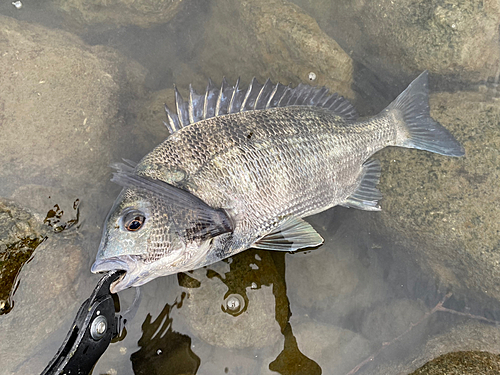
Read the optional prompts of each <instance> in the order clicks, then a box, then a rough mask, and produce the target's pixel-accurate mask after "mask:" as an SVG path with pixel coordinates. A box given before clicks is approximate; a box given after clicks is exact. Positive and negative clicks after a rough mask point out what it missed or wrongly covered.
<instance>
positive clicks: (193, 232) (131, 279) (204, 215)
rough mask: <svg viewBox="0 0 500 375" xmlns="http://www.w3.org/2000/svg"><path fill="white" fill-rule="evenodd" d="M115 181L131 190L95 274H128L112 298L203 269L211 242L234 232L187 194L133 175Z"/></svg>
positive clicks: (112, 216)
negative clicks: (108, 272) (181, 274)
mask: <svg viewBox="0 0 500 375" xmlns="http://www.w3.org/2000/svg"><path fill="white" fill-rule="evenodd" d="M116 178H118V179H121V180H120V181H121V182H122V185H127V186H126V187H125V188H124V189H123V190H122V192H121V193H120V195H119V196H118V198H117V200H116V201H115V204H114V205H113V207H112V208H111V210H110V212H109V214H108V217H107V219H106V222H105V226H104V230H103V234H102V239H101V243H100V246H99V250H98V252H97V256H96V261H95V262H94V264H93V265H92V268H91V271H92V272H94V273H98V272H107V271H111V270H124V271H126V272H125V274H124V275H123V276H122V277H121V278H120V279H118V280H117V281H116V282H114V283H113V284H112V285H111V288H110V290H111V292H112V293H117V292H119V291H121V290H124V289H126V288H129V287H134V286H140V285H143V284H145V283H147V282H148V281H151V280H153V279H155V278H156V277H159V276H166V275H171V274H175V273H178V272H183V271H187V270H191V269H195V268H198V267H199V266H200V265H201V264H202V263H203V262H204V259H205V258H206V256H207V253H208V252H209V251H210V250H211V247H212V246H213V241H212V240H213V239H214V238H215V237H217V236H219V235H221V234H223V233H228V232H231V231H232V225H231V221H230V220H229V218H228V217H227V215H226V214H225V212H224V211H222V210H217V209H214V208H212V207H210V206H208V205H207V204H205V203H204V202H203V201H201V200H200V199H199V198H197V197H195V196H194V195H192V194H190V193H188V192H187V191H184V190H181V189H178V188H176V187H173V186H171V185H168V184H166V183H164V182H162V181H155V180H151V179H148V178H145V177H141V176H137V175H135V174H133V173H129V175H125V174H123V172H122V175H121V176H118V177H117V176H116V174H115V179H116Z"/></svg>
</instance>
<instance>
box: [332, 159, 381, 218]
mask: <svg viewBox="0 0 500 375" xmlns="http://www.w3.org/2000/svg"><path fill="white" fill-rule="evenodd" d="M360 177H361V178H360V183H359V185H358V187H357V188H356V190H355V191H354V193H352V194H351V195H350V196H349V197H348V198H347V199H346V201H345V202H343V203H341V204H340V205H341V206H344V207H352V208H358V209H360V210H365V211H380V210H381V208H380V206H379V205H378V200H379V199H382V193H381V192H380V190H378V189H377V187H376V186H377V184H378V182H379V180H380V162H379V161H378V160H375V159H373V160H369V161H367V162H366V163H365V164H363V169H362V171H361V176H360Z"/></svg>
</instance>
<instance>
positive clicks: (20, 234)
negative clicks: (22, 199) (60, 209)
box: [0, 198, 48, 315]
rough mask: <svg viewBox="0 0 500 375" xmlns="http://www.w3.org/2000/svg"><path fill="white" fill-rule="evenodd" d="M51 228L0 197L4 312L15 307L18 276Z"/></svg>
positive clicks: (0, 285)
mask: <svg viewBox="0 0 500 375" xmlns="http://www.w3.org/2000/svg"><path fill="white" fill-rule="evenodd" d="M47 232H48V230H47V227H44V226H43V224H42V221H41V220H40V219H39V218H36V217H35V216H34V215H33V214H32V213H31V212H29V211H28V210H26V209H24V208H22V207H20V206H18V205H17V204H15V203H14V202H11V201H8V200H5V199H2V198H0V315H1V314H5V313H7V312H9V311H10V310H11V309H12V307H13V305H12V295H13V292H14V289H15V287H16V285H17V283H16V281H17V276H18V275H19V272H20V271H21V268H22V267H23V265H24V264H25V263H26V262H27V261H28V260H29V259H30V258H31V255H32V254H33V251H34V250H35V249H36V248H37V247H38V245H40V243H42V242H43V241H44V240H45V238H46V235H47Z"/></svg>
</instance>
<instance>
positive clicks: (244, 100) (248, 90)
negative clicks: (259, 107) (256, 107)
mask: <svg viewBox="0 0 500 375" xmlns="http://www.w3.org/2000/svg"><path fill="white" fill-rule="evenodd" d="M256 81H257V79H256V78H255V77H253V78H252V81H251V82H250V85H249V86H248V89H247V92H246V94H245V98H244V99H243V102H242V103H241V107H240V108H241V109H240V110H241V111H244V110H245V106H246V105H247V101H248V98H249V97H250V94H251V92H252V88H253V85H254V84H255V82H256Z"/></svg>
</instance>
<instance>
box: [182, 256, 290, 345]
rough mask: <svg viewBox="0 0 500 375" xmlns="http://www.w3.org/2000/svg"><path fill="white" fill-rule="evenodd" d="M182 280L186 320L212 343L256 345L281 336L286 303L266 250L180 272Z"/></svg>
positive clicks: (189, 325) (197, 333) (281, 285)
mask: <svg viewBox="0 0 500 375" xmlns="http://www.w3.org/2000/svg"><path fill="white" fill-rule="evenodd" d="M179 284H180V285H181V286H182V287H183V290H184V291H185V293H186V298H185V299H184V301H183V306H182V309H181V311H183V314H182V319H185V320H186V325H187V326H188V327H189V328H190V329H191V330H192V332H193V333H194V334H195V335H196V336H197V337H199V338H200V339H202V340H203V341H205V342H207V343H208V344H210V345H214V346H220V347H224V348H231V349H243V348H254V349H255V348H262V347H266V346H269V345H272V344H274V343H275V342H276V341H278V339H279V338H280V337H282V335H281V328H280V321H283V320H286V319H287V316H288V315H287V311H288V310H287V309H288V305H287V300H286V295H285V294H284V289H283V284H282V281H281V280H280V278H279V276H278V275H277V271H276V269H275V267H274V263H273V260H272V259H271V256H270V255H269V253H268V252H265V251H255V250H248V251H245V252H243V253H241V254H238V256H235V257H233V258H230V261H229V264H227V263H225V262H219V263H215V264H214V265H211V266H209V267H208V268H206V269H205V268H202V269H198V270H195V271H194V272H192V273H191V272H190V273H187V274H179ZM280 288H281V289H282V290H281V292H279V290H280ZM279 296H281V297H279ZM277 299H278V300H277ZM282 309H285V310H286V311H285V310H283V311H281V310H282Z"/></svg>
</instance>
